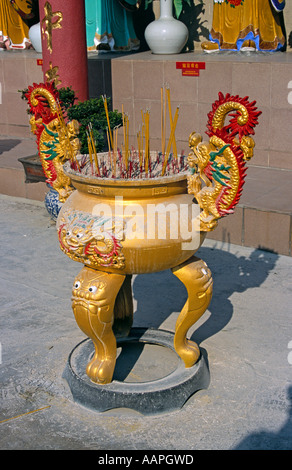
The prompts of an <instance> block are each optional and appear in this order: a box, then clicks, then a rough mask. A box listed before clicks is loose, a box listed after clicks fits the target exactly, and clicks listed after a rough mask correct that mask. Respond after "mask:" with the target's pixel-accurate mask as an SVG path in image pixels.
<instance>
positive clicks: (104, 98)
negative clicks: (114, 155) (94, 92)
mask: <svg viewBox="0 0 292 470" xmlns="http://www.w3.org/2000/svg"><path fill="white" fill-rule="evenodd" d="M102 99H103V105H104V109H105V115H106V120H107V125H108V130H109V136H110V141H111V147H112V148H113V136H112V130H111V125H110V120H109V113H108V107H107V99H106V96H105V95H104V96H102Z"/></svg>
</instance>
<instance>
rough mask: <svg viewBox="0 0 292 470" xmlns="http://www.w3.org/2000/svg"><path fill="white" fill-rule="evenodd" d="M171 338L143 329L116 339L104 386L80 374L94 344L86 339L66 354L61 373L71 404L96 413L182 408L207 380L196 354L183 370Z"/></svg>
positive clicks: (83, 373) (143, 412) (167, 335)
mask: <svg viewBox="0 0 292 470" xmlns="http://www.w3.org/2000/svg"><path fill="white" fill-rule="evenodd" d="M173 340H174V334H173V333H171V332H168V331H165V330H155V329H143V328H132V329H131V331H130V334H129V336H127V337H123V338H117V351H118V357H117V362H116V368H115V372H114V376H113V380H112V382H111V383H109V384H106V385H98V384H95V383H93V382H92V381H91V380H90V379H89V377H88V376H87V375H86V373H85V369H86V365H87V363H88V361H89V360H90V358H91V356H92V355H93V353H94V345H93V343H92V341H91V340H90V339H89V338H88V339H86V340H84V341H82V342H81V343H79V344H78V345H77V346H76V347H75V348H74V349H73V350H72V352H71V354H70V356H69V358H68V361H67V365H66V368H65V370H64V374H63V378H64V379H66V381H67V383H68V385H69V388H70V390H71V393H72V397H73V400H74V401H75V402H76V403H78V404H80V405H82V406H84V407H86V408H89V409H91V410H93V411H98V412H104V411H107V410H111V409H116V408H123V409H124V408H126V409H131V410H135V411H137V412H139V413H141V414H143V415H153V414H158V413H163V412H170V411H174V410H177V409H180V408H182V406H183V405H184V404H185V403H186V401H187V400H188V399H189V398H190V397H191V396H192V395H193V394H194V393H195V392H197V391H198V390H201V389H206V388H207V387H208V385H209V380H210V376H209V370H208V367H207V364H206V362H205V359H204V357H203V355H202V354H201V356H200V358H199V360H198V361H197V362H196V364H195V365H194V366H192V367H189V368H186V367H185V365H184V363H183V361H182V360H181V358H180V357H179V356H178V355H177V353H176V352H175V350H174V346H173Z"/></svg>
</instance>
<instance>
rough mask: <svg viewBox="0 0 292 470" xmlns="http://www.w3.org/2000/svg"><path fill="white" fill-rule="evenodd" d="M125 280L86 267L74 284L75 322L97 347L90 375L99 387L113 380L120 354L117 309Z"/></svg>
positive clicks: (89, 371)
mask: <svg viewBox="0 0 292 470" xmlns="http://www.w3.org/2000/svg"><path fill="white" fill-rule="evenodd" d="M124 280H125V276H124V275H121V274H110V273H106V272H101V271H98V270H96V269H91V268H87V267H84V268H83V269H82V270H81V271H80V273H79V274H78V275H77V276H76V278H75V281H74V285H73V290H72V294H73V296H72V308H73V312H74V315H75V319H76V322H77V324H78V326H79V328H80V329H81V330H82V331H83V332H84V333H85V334H86V335H87V336H88V337H89V338H90V339H91V340H92V342H93V344H94V348H95V353H94V355H93V358H92V359H91V360H90V362H89V363H88V364H87V367H86V373H87V375H88V377H89V378H90V379H91V380H92V382H95V383H98V384H107V383H110V382H111V380H112V376H113V372H114V368H115V364H116V354H117V343H116V338H115V335H114V333H113V330H112V326H113V321H114V306H115V300H116V296H117V294H118V292H119V290H120V288H121V286H122V284H123V282H124Z"/></svg>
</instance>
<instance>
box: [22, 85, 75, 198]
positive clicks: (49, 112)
mask: <svg viewBox="0 0 292 470" xmlns="http://www.w3.org/2000/svg"><path fill="white" fill-rule="evenodd" d="M25 97H26V99H27V101H28V106H29V111H30V113H31V114H32V117H31V119H30V126H31V131H32V132H33V134H35V136H36V141H37V145H38V152H39V156H40V160H41V163H42V167H43V171H44V174H45V176H46V177H47V183H48V184H49V185H50V186H51V187H52V188H53V189H55V190H56V191H57V192H58V194H59V200H60V202H64V201H65V200H66V199H67V198H68V196H69V195H70V194H71V192H72V191H73V187H72V185H71V180H70V178H69V177H68V176H66V175H65V173H64V171H63V164H64V163H65V161H67V160H69V159H70V160H71V161H73V160H74V159H75V157H76V155H77V153H78V151H79V148H80V142H79V139H78V137H77V135H78V132H79V124H78V122H77V121H75V120H72V121H70V122H67V123H66V122H65V120H64V117H63V113H62V109H61V105H60V102H59V92H58V90H57V89H56V88H55V86H54V84H53V83H50V82H47V83H40V84H36V83H34V84H33V85H32V86H29V87H28V90H27V92H26V93H25Z"/></svg>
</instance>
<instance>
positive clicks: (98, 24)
mask: <svg viewBox="0 0 292 470" xmlns="http://www.w3.org/2000/svg"><path fill="white" fill-rule="evenodd" d="M137 3H139V2H137V0H127V1H126V0H85V18H86V40H87V49H88V50H96V49H97V50H99V51H103V52H109V51H116V52H124V51H133V50H138V49H139V46H140V41H139V39H138V38H137V35H136V32H135V29H134V24H133V12H135V10H136V8H137V6H136V4H137Z"/></svg>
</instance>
